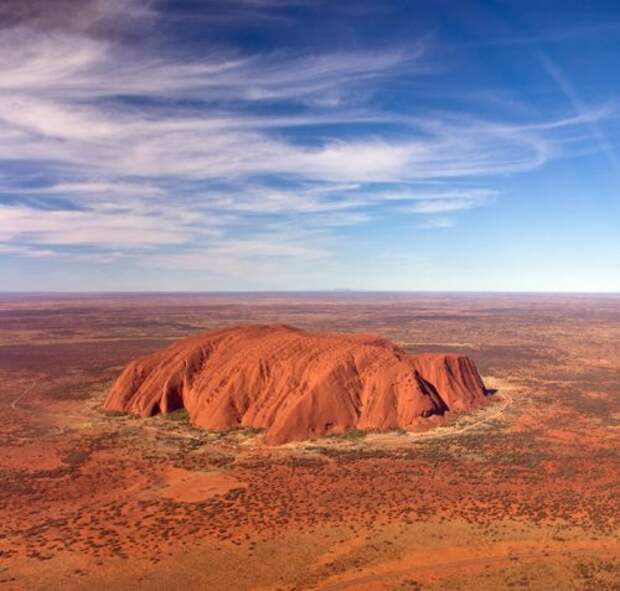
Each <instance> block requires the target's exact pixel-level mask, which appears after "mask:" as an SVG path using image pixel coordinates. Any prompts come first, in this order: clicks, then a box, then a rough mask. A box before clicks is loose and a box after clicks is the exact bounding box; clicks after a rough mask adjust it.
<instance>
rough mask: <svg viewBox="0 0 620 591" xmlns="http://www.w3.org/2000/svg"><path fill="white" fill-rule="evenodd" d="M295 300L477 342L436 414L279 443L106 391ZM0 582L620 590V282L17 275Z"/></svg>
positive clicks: (331, 325)
mask: <svg viewBox="0 0 620 591" xmlns="http://www.w3.org/2000/svg"><path fill="white" fill-rule="evenodd" d="M268 323H283V324H287V325H290V326H295V327H298V328H301V329H303V330H307V331H325V330H328V331H330V332H354V333H363V334H373V335H377V336H378V337H381V338H386V339H389V340H391V341H393V342H394V343H396V344H397V345H398V346H399V347H401V348H402V349H404V350H406V351H407V352H410V353H414V354H415V353H421V352H453V353H458V354H463V355H467V356H469V357H470V358H471V359H473V360H474V361H475V363H476V364H477V367H478V369H479V371H480V373H481V375H482V378H483V379H484V381H485V384H486V386H487V387H488V388H489V389H490V390H491V391H492V392H493V393H492V395H490V396H489V399H488V401H487V403H486V404H484V405H483V406H481V407H479V408H476V409H474V410H472V411H470V412H463V413H448V414H447V415H446V416H444V417H434V418H432V419H429V421H428V424H427V425H425V426H424V427H423V428H421V429H420V430H419V431H417V432H413V433H407V432H403V431H391V432H365V431H359V430H355V431H351V432H349V433H346V434H341V435H337V436H327V437H321V438H317V439H312V440H307V441H298V442H293V443H288V444H285V445H276V446H274V445H267V444H266V442H265V441H264V434H263V433H261V432H260V430H255V429H240V428H236V429H229V430H226V431H218V430H208V429H198V428H195V427H193V426H192V425H191V423H190V422H189V420H188V416H187V413H185V412H183V411H182V410H180V411H176V412H173V413H170V414H165V415H164V414H160V415H157V416H154V417H148V418H141V417H136V416H132V415H127V414H124V413H118V412H106V411H105V410H104V409H103V408H102V405H103V401H104V399H105V396H106V393H107V392H108V391H109V389H110V387H111V385H112V384H113V382H114V380H115V379H116V378H117V377H118V375H119V374H120V372H121V371H122V369H123V367H125V366H126V365H127V364H128V363H129V362H130V361H131V360H133V359H135V358H136V357H139V356H141V355H145V354H148V353H151V352H154V351H157V350H159V349H162V348H163V347H166V346H168V345H169V344H170V343H172V342H173V341H175V340H176V339H179V338H182V337H187V336H191V335H193V334H195V333H198V332H201V331H206V330H211V329H220V328H226V327H230V326H236V325H240V324H244V325H247V324H268ZM0 403H1V404H2V412H1V413H0V588H2V589H3V590H4V589H6V590H10V591H13V590H15V591H39V590H41V591H42V590H50V589H63V590H65V589H66V590H69V591H71V590H78V589H79V590H82V589H84V590H93V591H99V590H103V589H106V590H110V589H113V590H115V589H118V590H138V591H146V590H149V591H150V590H162V591H164V590H166V591H167V590H171V591H173V590H183V591H189V590H194V589H196V590H198V589H200V590H203V589H208V590H209V591H220V590H222V591H224V590H226V591H228V590H240V591H243V590H250V589H252V590H257V591H259V590H260V591H294V590H297V591H301V590H305V589H309V590H316V591H328V590H329V591H338V590H362V591H388V590H389V591H416V590H422V589H423V590H429V591H430V590H432V591H439V590H457V589H460V590H464V591H465V590H470V589H476V590H481V591H487V590H488V591H495V590H502V589H530V590H547V589H555V590H584V591H606V590H617V589H620V296H618V295H597V296H594V295H585V294H584V295H578V294H575V295H552V294H549V295H541V294H519V295H516V294H492V295H491V294H406V293H391V294H385V293H384V294H379V293H376V294H375V293H347V292H345V293H322V294H318V293H313V294H303V293H298V294H293V293H288V294H278V293H260V294H208V295H207V294H152V295H144V294H141V295H137V294H114V295H105V294H90V295H54V294H48V295H44V294H39V295H24V294H15V295H8V294H7V295H3V296H1V297H0Z"/></svg>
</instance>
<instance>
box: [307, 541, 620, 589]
mask: <svg viewBox="0 0 620 591" xmlns="http://www.w3.org/2000/svg"><path fill="white" fill-rule="evenodd" d="M587 550H592V547H589V548H588V547H586V546H584V545H577V546H570V545H566V546H565V547H564V548H562V549H559V550H538V551H532V552H521V553H518V552H508V553H504V554H497V555H495V556H488V557H484V558H462V559H459V560H446V561H439V562H431V563H429V564H423V565H418V566H414V567H410V568H404V569H398V570H393V571H390V572H386V573H381V574H369V575H363V576H361V577H357V578H355V579H349V580H347V581H339V582H336V583H331V584H328V585H326V586H320V585H318V586H317V587H316V588H315V589H316V591H348V590H350V589H359V588H360V586H361V585H368V584H371V583H380V582H382V581H386V580H390V579H398V578H402V577H415V576H416V575H419V574H423V573H429V572H433V571H441V572H444V573H445V572H446V571H452V570H457V571H458V570H459V569H462V568H467V567H485V566H491V565H498V564H502V563H505V562H507V561H517V560H518V561H527V560H535V559H537V558H540V559H546V558H548V557H549V556H558V555H562V554H566V553H567V552H583V551H587ZM616 550H617V549H616Z"/></svg>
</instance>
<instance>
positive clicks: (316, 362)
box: [104, 325, 486, 444]
mask: <svg viewBox="0 0 620 591" xmlns="http://www.w3.org/2000/svg"><path fill="white" fill-rule="evenodd" d="M485 398H486V390H485V387H484V384H483V383H482V379H481V378H480V375H479V374H478V371H477V369H476V366H475V365H474V363H473V362H472V361H471V360H470V359H469V358H468V357H464V356H461V355H453V354H434V353H433V354H431V353H425V354H422V355H409V354H407V353H405V352H404V351H402V350H401V349H399V348H398V347H396V346H395V345H393V344H391V343H389V342H388V341H385V340H382V339H378V338H375V337H371V336H365V335H349V334H325V333H308V332H304V331H301V330H297V329H294V328H291V327H287V326H280V325H278V326H243V327H236V328H231V329H226V330H220V331H215V332H208V333H204V334H201V335H198V336H194V337H191V338H188V339H184V340H181V341H178V342H176V343H174V344H173V345H171V346H170V347H167V348H166V349H163V350H162V351H159V352H156V353H153V354H152V355H147V356H145V357H142V358H140V359H137V360H136V361H133V362H132V363H130V364H129V365H128V366H127V367H126V368H125V370H124V371H123V372H122V374H121V375H120V376H119V378H118V379H117V381H116V383H115V384H114V386H113V387H112V389H111V390H110V392H109V394H108V396H107V399H106V401H105V404H104V408H105V409H106V410H116V411H124V412H128V413H134V414H138V415H141V416H144V417H147V416H153V415H155V414H158V413H166V412H170V411H173V410H176V409H179V408H183V407H184V408H186V409H187V411H188V413H189V415H190V418H191V420H192V423H193V424H194V425H196V426H198V427H204V428H208V429H225V428H229V427H233V426H245V427H255V428H261V429H265V431H266V433H265V441H266V442H267V443H270V444H281V443H285V442H288V441H295V440H302V439H310V438H314V437H319V436H321V435H325V434H328V433H343V432H346V431H347V430H350V429H364V430H370V429H373V430H390V429H397V428H402V429H411V428H413V427H414V426H416V425H419V424H420V423H421V422H422V421H423V419H424V418H425V417H430V416H431V415H441V414H443V413H445V412H446V411H448V410H456V411H460V410H468V409H470V408H472V407H474V406H475V405H478V404H480V403H482V402H484V400H485Z"/></svg>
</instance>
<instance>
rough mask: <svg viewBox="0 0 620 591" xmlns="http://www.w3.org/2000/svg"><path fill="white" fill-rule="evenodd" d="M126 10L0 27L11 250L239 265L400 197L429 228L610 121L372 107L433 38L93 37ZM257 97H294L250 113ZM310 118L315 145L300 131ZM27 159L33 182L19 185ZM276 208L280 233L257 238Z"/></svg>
mask: <svg viewBox="0 0 620 591" xmlns="http://www.w3.org/2000/svg"><path fill="white" fill-rule="evenodd" d="M39 5H41V6H43V4H41V3H40V2H39ZM122 5H123V4H122V3H120V2H113V3H105V2H103V0H100V1H93V2H90V3H89V12H88V14H86V15H82V16H80V17H79V19H84V20H79V19H78V17H77V16H75V15H74V16H72V17H71V18H76V19H78V20H76V22H73V21H72V22H71V23H68V24H66V26H65V24H63V23H62V22H60V21H62V19H60V21H58V22H57V19H55V18H52V17H53V16H54V15H53V14H52V15H51V16H50V13H49V11H47V9H45V11H44V12H40V11H38V9H37V11H38V12H37V11H35V12H34V13H33V14H34V17H30V16H28V14H26V16H23V15H22V16H21V17H19V18H17V22H18V23H19V25H17V26H14V27H13V28H5V29H0V53H1V55H2V64H1V65H0V93H1V94H0V159H1V160H4V161H5V166H4V169H5V172H4V173H3V177H2V185H3V186H2V187H0V188H1V189H2V190H3V192H4V193H6V194H10V195H11V196H12V197H15V198H20V199H22V201H21V202H20V201H19V200H18V203H20V204H13V205H0V240H2V241H4V242H5V243H9V246H10V244H12V243H14V244H16V245H17V246H15V249H16V250H13V251H9V250H7V249H8V248H9V246H5V247H4V251H3V252H14V253H17V252H21V253H23V254H25V255H27V256H34V255H32V254H28V253H29V252H35V251H36V249H37V248H40V249H41V250H40V252H47V251H48V250H49V249H53V248H54V245H56V246H66V245H88V246H95V247H98V248H101V249H107V250H113V252H114V253H115V255H114V256H119V257H126V256H132V253H134V252H138V251H139V252H140V257H144V256H147V255H144V254H143V253H142V251H141V249H144V248H148V249H149V253H150V254H149V255H148V256H150V257H151V259H150V260H152V261H153V263H157V264H161V265H167V264H183V265H189V266H192V265H197V266H200V265H204V264H208V265H210V266H211V267H213V268H215V267H217V268H218V269H220V268H221V269H222V270H223V269H225V268H226V265H227V264H228V265H229V268H236V269H238V271H239V272H249V269H251V268H252V265H253V264H254V265H256V264H257V261H263V262H264V261H268V264H269V265H273V264H274V263H273V260H274V259H276V258H278V257H285V258H293V259H294V258H298V259H300V258H303V259H308V260H310V259H312V258H313V257H315V256H321V257H324V256H327V253H328V252H329V246H330V239H331V238H332V237H333V235H332V234H331V233H330V232H332V228H334V227H338V226H349V225H357V224H364V223H368V222H370V221H371V220H372V219H373V216H374V215H375V210H376V209H378V208H381V207H386V208H389V207H392V206H393V205H394V204H395V203H396V206H395V207H396V208H397V211H399V212H401V213H403V214H405V213H407V214H410V215H412V216H414V217H415V219H417V220H418V221H419V224H418V225H419V226H424V227H446V226H447V225H450V224H452V223H454V218H452V217H451V218H449V219H448V218H446V217H445V216H443V215H441V214H446V213H457V212H459V211H462V210H465V209H471V208H474V207H481V206H483V205H486V204H487V203H488V202H489V201H491V200H492V199H493V198H494V195H495V193H494V192H492V191H489V190H488V189H481V188H472V187H469V188H466V189H463V188H459V187H460V186H461V185H462V184H463V182H464V181H467V182H468V183H470V184H471V185H473V184H478V185H485V184H487V183H485V182H482V180H481V178H482V177H489V176H492V175H496V174H507V173H515V172H520V171H527V170H531V169H534V168H536V167H539V166H541V165H542V164H544V163H545V162H547V161H548V160H549V159H550V158H552V157H555V156H558V155H561V153H562V146H563V143H564V142H565V141H570V142H575V141H577V142H581V143H584V144H585V143H587V142H589V141H590V140H591V137H589V136H588V134H587V133H586V134H585V135H583V137H581V139H579V138H577V139H576V132H577V131H578V132H579V133H581V134H583V132H584V129H585V131H586V132H587V130H588V129H589V128H590V127H591V123H592V121H596V120H598V119H600V118H601V117H603V116H605V112H603V111H594V110H590V111H589V110H587V109H586V108H585V107H583V108H581V109H580V113H579V114H578V116H576V117H572V118H557V119H550V120H546V121H537V122H535V123H529V124H528V123H521V124H516V123H512V122H502V121H496V122H493V121H484V120H480V119H479V118H473V117H470V116H465V115H463V114H458V115H455V114H450V113H442V112H437V111H434V112H427V113H424V114H420V115H417V116H415V117H413V116H407V117H405V116H402V115H394V114H386V113H384V112H381V111H380V110H378V109H374V108H372V107H371V105H372V96H373V91H374V90H375V89H377V88H380V87H381V85H382V84H384V83H385V81H386V80H388V78H389V77H394V76H403V77H411V76H414V75H419V76H424V75H428V74H429V73H431V70H430V68H429V60H428V57H427V55H426V52H425V47H424V45H423V44H420V45H418V46H416V47H414V48H413V49H411V50H408V51H401V50H383V51H373V52H369V51H349V52H345V51H333V52H328V53H324V54H321V55H299V54H297V55H291V54H287V53H284V52H275V53H268V54H256V55H242V54H239V53H238V52H223V51H221V50H215V49H213V50H212V51H202V52H201V53H196V54H194V55H189V56H188V55H185V56H179V55H171V54H166V53H165V52H164V51H163V50H161V51H156V50H155V49H154V48H153V47H151V48H150V49H149V51H145V50H143V49H142V50H141V49H140V48H137V47H136V46H130V45H126V44H123V43H121V42H119V41H118V40H116V39H113V38H111V37H109V36H104V35H98V34H95V33H94V31H95V29H97V30H98V29H99V27H100V26H101V24H102V23H109V22H111V21H113V20H115V19H116V20H118V19H119V18H124V16H121V13H120V12H119V7H120V6H122ZM128 7H129V9H130V14H129V16H130V17H131V18H132V19H140V18H154V16H155V13H154V12H153V9H152V7H149V5H148V4H145V3H141V2H138V1H135V2H132V3H131V4H130V5H128ZM72 14H73V13H72ZM50 18H51V20H50ZM41 19H43V21H42V20H41ZM42 23H43V25H45V26H47V29H46V28H45V27H43V28H42ZM50 30H52V31H53V32H50ZM353 95H356V96H357V97H358V101H357V102H355V101H353V102H354V103H355V105H354V106H355V108H353V106H352V104H353V103H352V101H351V97H352V96H353ZM120 96H122V97H125V99H126V98H127V97H128V96H131V97H132V99H133V100H132V101H131V102H129V101H127V100H121V99H120V98H119V97H120ZM360 96H362V97H363V99H364V100H363V101H362V102H361V103H360V101H359V97H360ZM265 102H276V103H278V104H279V105H282V104H285V105H286V106H287V107H295V108H294V109H292V108H291V109H289V111H288V114H286V115H274V114H273V112H271V113H270V114H267V115H261V114H258V113H259V111H258V110H257V109H255V107H256V106H261V105H263V103H265ZM260 112H264V111H260ZM296 113H298V114H296ZM368 124H372V127H367V125H368ZM313 126H317V128H318V129H320V130H321V131H320V133H319V132H318V131H317V132H316V133H313V129H312V128H313ZM302 127H303V128H305V129H304V131H305V133H304V138H307V137H308V136H310V138H311V141H302V139H301V138H300V137H299V136H297V135H296V133H295V132H296V131H299V129H300V128H302ZM343 127H344V128H346V133H341V131H340V130H342V129H343ZM325 129H328V130H329V132H326V131H325ZM370 129H372V133H371V132H370V131H369V130H370ZM377 130H379V131H377ZM12 164H15V165H16V169H15V172H14V174H13V175H11V174H10V172H7V171H10V170H11V166H12ZM17 165H19V168H17ZM24 168H26V172H24ZM29 171H30V173H31V174H32V173H33V171H34V173H35V174H33V177H34V178H33V179H30V180H33V181H37V182H36V183H35V182H32V183H30V182H29V183H28V186H27V187H25V186H24V182H23V181H24V179H25V178H28V174H29ZM257 177H259V178H260V179H261V180H260V181H258V180H256V179H257ZM217 183H220V184H226V185H227V187H226V188H221V187H217V188H214V187H213V185H216V184H217ZM424 184H428V185H429V186H431V185H432V186H434V187H435V188H434V189H433V190H429V189H428V188H425V187H423V185H424ZM454 187H457V188H454ZM28 198H30V199H31V200H32V201H35V202H37V203H38V204H39V205H41V202H42V200H44V199H48V200H53V199H54V198H56V199H59V198H65V199H68V200H70V201H71V202H73V204H74V205H75V207H74V208H73V209H65V210H61V209H57V210H50V209H49V207H52V206H53V204H52V205H49V207H48V208H47V209H43V208H35V207H32V202H31V203H30V204H28V201H27V199H28ZM37 200H38V201H37ZM57 207H60V206H58V205H57ZM269 216H271V217H272V218H275V219H272V220H270V221H269V223H270V224H273V225H274V232H275V236H276V237H275V238H274V236H267V235H265V233H264V224H265V223H267V222H266V221H265V220H264V218H265V217H269ZM255 217H259V218H260V221H259V222H256V221H255V219H254V218H255ZM290 228H295V229H296V230H297V229H299V232H298V233H295V232H287V231H286V230H288V229H290ZM314 231H316V232H317V233H316V234H314V233H312V232H314ZM296 234H297V235H296ZM302 240H307V241H309V242H310V243H311V244H313V246H312V247H309V246H308V245H307V244H304V243H303V242H302ZM170 247H175V248H176V249H178V251H175V252H174V253H171V252H168V250H167V249H170ZM119 248H121V249H122V251H121V252H117V249H119ZM28 249H32V250H31V251H29V250H28ZM50 252H51V250H50ZM205 260H208V261H210V262H208V263H205ZM214 261H217V262H214ZM265 264H267V263H265ZM270 268H271V267H270Z"/></svg>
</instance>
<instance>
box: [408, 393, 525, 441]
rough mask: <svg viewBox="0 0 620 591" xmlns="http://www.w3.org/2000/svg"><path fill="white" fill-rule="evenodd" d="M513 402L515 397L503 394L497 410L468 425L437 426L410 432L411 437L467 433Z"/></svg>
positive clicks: (496, 415) (422, 438)
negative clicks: (427, 429)
mask: <svg viewBox="0 0 620 591" xmlns="http://www.w3.org/2000/svg"><path fill="white" fill-rule="evenodd" d="M512 403H513V398H512V396H511V395H510V394H503V401H502V403H501V404H500V406H499V407H498V408H497V409H496V410H495V412H493V413H491V414H489V415H485V416H484V417H483V418H481V419H479V420H477V421H474V422H473V423H468V424H467V425H463V426H462V427H457V426H454V427H435V428H433V429H431V430H430V431H425V432H424V433H409V438H411V439H413V440H415V441H423V440H427V439H441V438H443V437H453V436H454V435H461V434H462V433H466V432H467V431H471V430H472V429H476V428H478V427H481V426H483V425H485V424H487V423H490V422H491V421H493V420H495V419H497V418H499V417H500V416H501V415H502V414H504V412H505V411H506V409H507V408H508V407H509V406H510V405H511V404H512Z"/></svg>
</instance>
